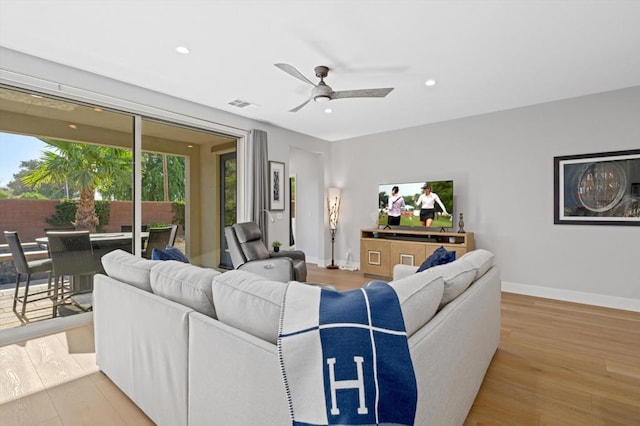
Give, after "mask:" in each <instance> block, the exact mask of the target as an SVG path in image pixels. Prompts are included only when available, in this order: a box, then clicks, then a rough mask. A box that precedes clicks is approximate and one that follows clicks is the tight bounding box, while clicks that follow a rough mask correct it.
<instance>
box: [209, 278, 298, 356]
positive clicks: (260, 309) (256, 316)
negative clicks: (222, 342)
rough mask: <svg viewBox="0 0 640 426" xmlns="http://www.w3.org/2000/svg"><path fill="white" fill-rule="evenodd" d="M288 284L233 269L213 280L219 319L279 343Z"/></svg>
mask: <svg viewBox="0 0 640 426" xmlns="http://www.w3.org/2000/svg"><path fill="white" fill-rule="evenodd" d="M286 288H287V284H286V283H283V282H279V281H269V280H267V279H265V278H263V277H261V276H259V275H256V274H252V273H250V272H245V271H238V270H235V271H229V272H225V273H224V274H220V275H218V276H216V277H215V279H214V280H213V300H214V301H215V304H216V312H217V315H218V320H220V321H221V322H223V323H225V324H227V325H230V326H232V327H235V328H238V329H240V330H242V331H245V332H247V333H249V334H251V335H253V336H256V337H259V338H261V339H263V340H266V341H267V342H271V343H273V344H275V343H276V342H277V340H278V326H279V322H280V310H281V306H282V300H283V298H284V293H285V290H286Z"/></svg>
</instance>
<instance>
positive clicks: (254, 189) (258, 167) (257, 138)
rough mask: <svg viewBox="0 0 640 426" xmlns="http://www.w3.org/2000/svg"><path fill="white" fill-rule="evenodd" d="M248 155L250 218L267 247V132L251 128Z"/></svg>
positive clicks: (268, 244) (268, 245)
mask: <svg viewBox="0 0 640 426" xmlns="http://www.w3.org/2000/svg"><path fill="white" fill-rule="evenodd" d="M248 145H249V146H248V150H247V151H248V157H249V164H250V167H251V172H252V173H251V180H250V182H251V190H250V197H249V211H250V212H251V220H252V221H253V222H255V223H257V224H258V226H259V227H260V230H261V231H262V241H264V243H265V245H266V246H267V247H270V243H269V224H268V221H267V218H268V210H267V209H268V208H269V198H268V197H269V160H268V159H269V156H268V150H267V148H268V143H267V132H265V131H263V130H257V129H253V130H251V132H250V133H249V143H248Z"/></svg>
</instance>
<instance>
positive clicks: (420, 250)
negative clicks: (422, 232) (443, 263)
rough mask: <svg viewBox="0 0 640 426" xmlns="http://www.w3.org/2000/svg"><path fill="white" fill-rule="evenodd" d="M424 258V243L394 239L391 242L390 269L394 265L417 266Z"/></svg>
mask: <svg viewBox="0 0 640 426" xmlns="http://www.w3.org/2000/svg"><path fill="white" fill-rule="evenodd" d="M426 258H427V256H426V247H425V245H424V244H420V243H412V242H408V241H394V242H392V243H391V268H392V271H393V266H394V265H411V266H418V265H421V264H422V262H424V260H425V259H426ZM385 275H386V274H385Z"/></svg>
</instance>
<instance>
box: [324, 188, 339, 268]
mask: <svg viewBox="0 0 640 426" xmlns="http://www.w3.org/2000/svg"><path fill="white" fill-rule="evenodd" d="M327 208H328V209H329V233H331V265H328V266H327V269H338V265H336V264H335V259H334V255H333V253H334V251H333V249H334V244H335V240H336V231H337V230H338V214H339V212H340V188H329V189H328V190H327Z"/></svg>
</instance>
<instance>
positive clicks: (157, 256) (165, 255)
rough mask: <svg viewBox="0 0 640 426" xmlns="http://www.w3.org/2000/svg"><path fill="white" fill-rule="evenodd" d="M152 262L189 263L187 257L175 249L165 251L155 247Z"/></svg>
mask: <svg viewBox="0 0 640 426" xmlns="http://www.w3.org/2000/svg"><path fill="white" fill-rule="evenodd" d="M151 260H177V261H179V262H184V263H189V259H187V256H185V255H184V254H183V253H182V252H181V251H180V250H178V249H177V248H175V247H167V248H166V249H164V250H160V249H157V248H155V247H154V248H153V251H152V252H151Z"/></svg>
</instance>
